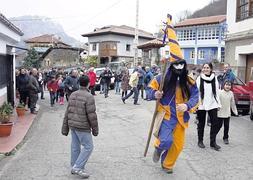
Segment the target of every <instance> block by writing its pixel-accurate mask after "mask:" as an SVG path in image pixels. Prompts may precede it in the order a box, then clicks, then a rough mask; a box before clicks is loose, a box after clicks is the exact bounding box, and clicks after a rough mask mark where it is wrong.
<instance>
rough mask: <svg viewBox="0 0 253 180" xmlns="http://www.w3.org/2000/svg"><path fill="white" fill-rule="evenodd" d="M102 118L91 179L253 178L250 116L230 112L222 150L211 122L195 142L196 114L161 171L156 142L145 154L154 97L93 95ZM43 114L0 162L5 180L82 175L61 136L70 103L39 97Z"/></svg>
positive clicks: (0, 173) (45, 179)
mask: <svg viewBox="0 0 253 180" xmlns="http://www.w3.org/2000/svg"><path fill="white" fill-rule="evenodd" d="M95 99H96V104H97V114H98V118H99V128H100V132H99V136H98V137H94V139H93V140H94V151H93V154H92V156H91V158H90V160H89V161H88V163H87V166H86V168H87V171H89V172H90V173H91V176H90V178H89V179H94V180H103V179H110V180H111V179H113V180H114V179H118V180H124V179H126V180H142V179H143V180H144V179H145V180H146V179H148V180H149V179H150V180H154V179H155V180H160V179H161V180H163V179H164V180H165V179H179V180H183V179H193V180H197V179H200V180H203V179H215V180H219V179H228V180H231V179H240V180H244V179H245V180H246V179H253V153H252V152H253V122H252V121H250V120H249V116H240V117H232V119H231V124H230V144H229V145H225V144H223V142H222V132H223V131H222V132H220V134H219V135H218V137H217V143H218V144H219V145H221V147H222V149H221V151H220V152H216V151H214V150H212V149H210V147H209V146H208V145H209V129H210V128H209V127H206V129H205V137H204V138H205V139H204V143H205V144H206V148H205V149H200V148H198V147H197V130H196V124H194V123H193V122H194V118H195V115H192V117H191V123H190V127H189V128H188V129H187V133H186V144H185V148H184V150H183V152H182V153H181V155H180V157H179V159H178V161H177V163H176V166H175V168H174V173H173V174H171V175H168V174H166V173H164V172H163V171H162V170H161V167H160V163H157V164H154V163H153V162H152V152H153V150H154V148H153V146H152V143H151V146H150V148H149V151H148V155H147V157H146V158H144V157H143V152H144V147H145V144H146V139H147V134H148V130H149V126H150V121H151V119H152V113H153V110H154V102H147V101H143V100H140V104H141V105H139V106H135V105H133V99H132V98H130V99H128V100H127V101H126V104H123V103H122V101H121V99H120V96H119V95H115V94H114V92H113V91H110V94H109V98H106V99H105V98H104V96H103V95H99V94H98V95H97V96H96V97H95ZM39 103H40V105H41V107H40V113H39V115H38V117H37V119H36V120H35V122H34V124H33V126H32V128H31V129H30V131H29V133H28V134H27V136H26V139H25V141H24V143H23V145H22V147H21V148H20V149H19V150H18V151H17V152H16V153H15V154H14V155H12V156H9V157H6V158H4V159H2V160H1V161H0V179H1V180H30V179H36V180H37V179H38V180H40V179H41V180H42V179H43V180H51V179H52V180H57V179H59V180H65V179H78V177H77V176H74V175H71V174H70V165H69V161H70V136H68V137H65V136H62V135H61V125H62V119H63V115H64V111H65V108H66V104H65V105H64V106H60V105H57V106H55V107H53V108H51V107H50V105H49V96H48V94H46V100H44V101H40V102H39Z"/></svg>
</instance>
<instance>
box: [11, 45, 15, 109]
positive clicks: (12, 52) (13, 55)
mask: <svg viewBox="0 0 253 180" xmlns="http://www.w3.org/2000/svg"><path fill="white" fill-rule="evenodd" d="M11 54H12V57H13V59H12V64H13V93H14V94H13V97H14V98H13V100H14V105H15V103H16V48H15V47H13V48H12V49H11Z"/></svg>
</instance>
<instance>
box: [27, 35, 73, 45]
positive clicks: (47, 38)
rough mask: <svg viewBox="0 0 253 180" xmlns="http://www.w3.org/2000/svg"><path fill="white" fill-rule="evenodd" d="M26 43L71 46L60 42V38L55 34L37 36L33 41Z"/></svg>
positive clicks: (29, 40) (28, 40)
mask: <svg viewBox="0 0 253 180" xmlns="http://www.w3.org/2000/svg"><path fill="white" fill-rule="evenodd" d="M25 42H26V43H48V44H50V43H52V42H53V43H57V44H63V45H65V46H70V45H68V44H65V43H64V42H62V41H60V40H59V39H58V38H56V37H55V36H54V35H53V34H44V35H41V36H37V37H34V38H31V39H27V40H25Z"/></svg>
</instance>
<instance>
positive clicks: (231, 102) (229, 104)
mask: <svg viewBox="0 0 253 180" xmlns="http://www.w3.org/2000/svg"><path fill="white" fill-rule="evenodd" d="M231 86H232V83H231V82H230V81H229V80H226V81H225V82H224V87H223V90H221V91H220V93H219V96H220V102H221V108H220V110H219V111H218V119H219V123H220V127H219V130H220V129H221V127H222V124H224V135H223V141H224V143H225V144H229V141H228V137H229V136H228V131H229V121H230V117H231V109H232V111H233V113H234V114H235V115H236V116H237V115H238V112H237V109H236V105H235V99H234V93H233V92H232V91H231Z"/></svg>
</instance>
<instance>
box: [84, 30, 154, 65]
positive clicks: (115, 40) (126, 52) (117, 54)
mask: <svg viewBox="0 0 253 180" xmlns="http://www.w3.org/2000/svg"><path fill="white" fill-rule="evenodd" d="M138 31H139V38H138V41H139V44H142V43H144V42H147V41H149V40H151V39H154V37H153V35H152V34H151V33H148V32H145V31H143V30H138ZM134 35H135V29H134V28H132V27H129V26H126V25H122V26H106V27H102V28H97V29H95V30H94V31H93V32H90V33H87V34H83V35H82V36H83V37H88V43H89V55H91V56H98V57H99V60H100V62H99V64H107V63H109V62H115V61H121V62H126V63H130V64H133V58H134ZM141 56H142V53H141V50H138V58H141Z"/></svg>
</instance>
